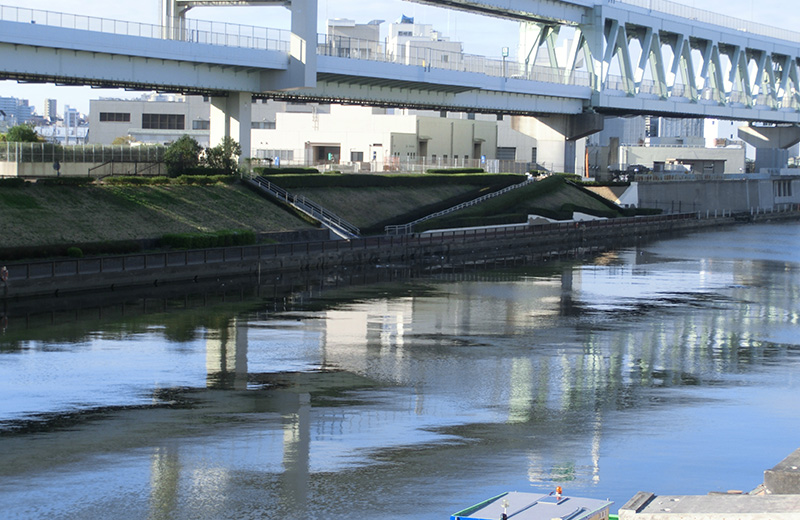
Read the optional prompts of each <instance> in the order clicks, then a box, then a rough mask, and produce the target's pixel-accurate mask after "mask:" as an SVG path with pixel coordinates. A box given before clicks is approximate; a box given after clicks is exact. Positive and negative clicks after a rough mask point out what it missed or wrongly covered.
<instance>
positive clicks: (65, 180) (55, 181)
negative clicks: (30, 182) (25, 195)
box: [36, 177, 94, 186]
mask: <svg viewBox="0 0 800 520" xmlns="http://www.w3.org/2000/svg"><path fill="white" fill-rule="evenodd" d="M92 182H94V179H92V178H90V177H48V178H46V179H39V180H37V181H36V184H38V185H40V186H41V185H44V186H87V185H89V184H91V183H92Z"/></svg>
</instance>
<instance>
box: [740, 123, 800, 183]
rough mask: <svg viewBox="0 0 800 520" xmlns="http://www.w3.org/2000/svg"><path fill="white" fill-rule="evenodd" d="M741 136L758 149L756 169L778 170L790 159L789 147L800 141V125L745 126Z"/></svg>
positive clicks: (741, 129)
mask: <svg viewBox="0 0 800 520" xmlns="http://www.w3.org/2000/svg"><path fill="white" fill-rule="evenodd" d="M739 138H740V139H741V140H743V141H744V142H745V143H747V144H749V145H751V146H753V147H754V148H755V149H756V164H755V167H756V171H757V172H758V171H761V170H762V169H768V170H778V169H781V168H784V167H786V164H787V163H788V161H789V150H788V149H789V148H791V147H792V146H794V145H796V144H797V143H800V126H797V125H789V126H743V127H740V128H739Z"/></svg>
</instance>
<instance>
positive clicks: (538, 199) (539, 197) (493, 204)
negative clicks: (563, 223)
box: [417, 175, 621, 231]
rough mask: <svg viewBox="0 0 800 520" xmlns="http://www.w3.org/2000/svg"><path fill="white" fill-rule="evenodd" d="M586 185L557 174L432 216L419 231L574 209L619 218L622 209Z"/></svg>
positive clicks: (562, 215)
mask: <svg viewBox="0 0 800 520" xmlns="http://www.w3.org/2000/svg"><path fill="white" fill-rule="evenodd" d="M612 206H613V204H611V203H610V202H604V201H602V200H600V198H599V197H597V196H593V195H592V194H590V193H587V191H586V190H585V189H583V188H579V187H577V186H575V185H572V184H570V183H568V182H566V181H565V180H564V178H563V177H561V176H558V175H554V176H551V177H547V178H546V179H543V180H541V181H538V182H535V183H533V184H530V185H528V186H526V187H524V188H520V189H517V190H513V191H511V192H509V193H507V194H505V195H501V196H499V197H496V198H493V199H489V200H488V201H486V202H483V203H482V204H478V205H475V206H472V207H469V208H465V209H462V210H460V211H456V212H454V213H451V214H449V215H445V216H442V217H439V218H436V219H431V220H429V221H427V222H424V223H423V224H422V225H420V226H418V227H417V230H418V231H422V230H425V229H439V228H452V227H468V226H480V225H490V224H512V223H523V222H525V221H526V219H527V216H528V215H530V214H536V215H543V216H547V217H550V218H557V219H569V218H570V217H571V216H572V211H585V212H588V213H591V214H595V215H600V216H605V217H617V216H621V214H620V212H619V211H617V210H616V209H614V208H613V207H612Z"/></svg>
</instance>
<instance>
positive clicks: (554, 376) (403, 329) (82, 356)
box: [0, 223, 800, 520]
mask: <svg viewBox="0 0 800 520" xmlns="http://www.w3.org/2000/svg"><path fill="white" fill-rule="evenodd" d="M798 262H800V227H799V226H798V225H797V223H790V224H758V225H742V226H737V227H731V228H726V229H724V230H721V231H712V232H703V233H695V234H692V235H686V236H683V237H679V238H673V239H668V240H663V241H658V242H653V243H650V244H647V245H644V246H641V247H638V248H632V249H625V250H620V251H616V252H611V253H606V254H603V255H602V256H599V257H595V258H587V259H583V260H577V261H569V262H557V263H550V264H547V265H544V266H528V267H521V266H516V267H513V268H508V269H505V270H501V271H491V272H468V273H451V274H446V275H440V276H438V277H430V278H414V279H411V280H407V281H402V282H398V281H394V282H391V283H379V284H372V285H367V286H353V285H347V286H345V285H342V286H341V287H339V288H330V289H326V290H324V291H321V290H314V289H313V287H312V288H310V289H309V288H306V289H305V290H299V289H298V290H296V291H294V292H292V293H291V294H288V295H282V296H280V297H279V298H265V297H263V296H262V297H257V298H256V297H254V298H250V297H242V298H238V299H230V298H226V299H225V301H223V300H222V299H220V298H216V299H215V297H214V296H213V295H211V296H209V295H208V294H206V295H203V296H202V298H198V297H195V296H185V297H183V298H174V297H171V298H161V299H159V300H153V299H151V300H149V301H148V300H147V299H140V300H136V301H128V302H123V303H121V304H120V303H115V304H109V305H106V306H98V307H96V308H91V307H89V308H85V309H77V308H75V309H68V310H61V311H58V312H56V311H52V312H49V313H41V314H40V315H36V313H26V315H25V316H17V315H15V314H14V312H13V310H14V309H13V305H12V306H11V308H7V309H6V311H7V312H8V318H7V319H6V320H4V321H3V324H2V325H3V327H2V335H0V395H1V396H2V399H0V509H2V511H3V517H4V518H67V519H73V518H74V519H84V518H115V519H128V518H130V519H141V518H149V519H217V518H232V519H233V518H235V519H241V518H253V519H262V518H264V519H348V518H371V519H408V520H410V519H416V520H419V519H446V518H449V515H450V514H452V513H453V512H455V511H458V510H460V509H463V508H465V507H467V506H469V505H472V504H474V503H477V502H479V501H481V500H483V499H485V498H488V497H491V496H494V495H496V494H498V493H501V492H503V491H531V492H540V491H541V492H549V491H551V490H553V489H555V486H556V485H560V486H562V487H563V489H564V493H565V494H567V495H575V496H585V497H591V498H601V499H606V498H607V499H610V500H613V501H614V502H615V505H614V506H613V507H612V511H616V509H618V508H619V507H620V506H622V505H623V504H624V503H625V502H626V501H627V500H628V499H629V498H631V497H632V496H633V495H634V494H635V493H636V492H637V491H652V492H654V493H656V494H705V493H707V492H709V491H726V490H730V489H739V490H744V491H749V490H752V489H753V488H755V487H756V486H757V485H758V484H760V483H761V482H762V480H763V471H764V470H765V469H768V468H771V467H772V466H774V465H775V464H776V463H778V462H779V461H780V460H781V459H783V458H784V457H785V456H786V455H788V454H789V453H790V452H792V451H793V450H795V449H797V448H798V447H799V446H800V399H798V397H797V396H798V395H800V376H798V362H799V361H800V355H799V354H800V339H798V338H800V263H798ZM154 302H155V303H154Z"/></svg>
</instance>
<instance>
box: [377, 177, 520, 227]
mask: <svg viewBox="0 0 800 520" xmlns="http://www.w3.org/2000/svg"><path fill="white" fill-rule="evenodd" d="M532 182H536V179H535V178H533V177H529V178H527V179H526V180H524V181H522V182H520V183H518V184H513V185H511V186H507V187H505V188H503V189H502V190H498V191H493V192H492V193H487V194H486V195H482V196H480V197H478V198H477V199H472V200H470V201H467V202H462V203H461V204H457V205H455V206H453V207H452V208H447V209H444V210H442V211H439V212H437V213H432V214H430V215H427V216H425V217H422V218H418V219H417V220H415V221H413V222H409V223H408V224H400V225H397V226H386V227H385V228H383V231H384V233H386V234H387V235H409V234H411V233H413V231H414V226H415V225H416V224H419V223H421V222H425V221H426V220H430V219H432V218H436V217H441V216H442V215H447V214H448V213H452V212H454V211H458V210H460V209H464V208H468V207H470V206H474V205H475V204H480V203H481V202H483V201H485V200H489V199H491V198H494V197H498V196H500V195H503V194H505V193H508V192H509V191H512V190H516V189H518V188H522V187H523V186H527V185H528V184H530V183H532Z"/></svg>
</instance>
